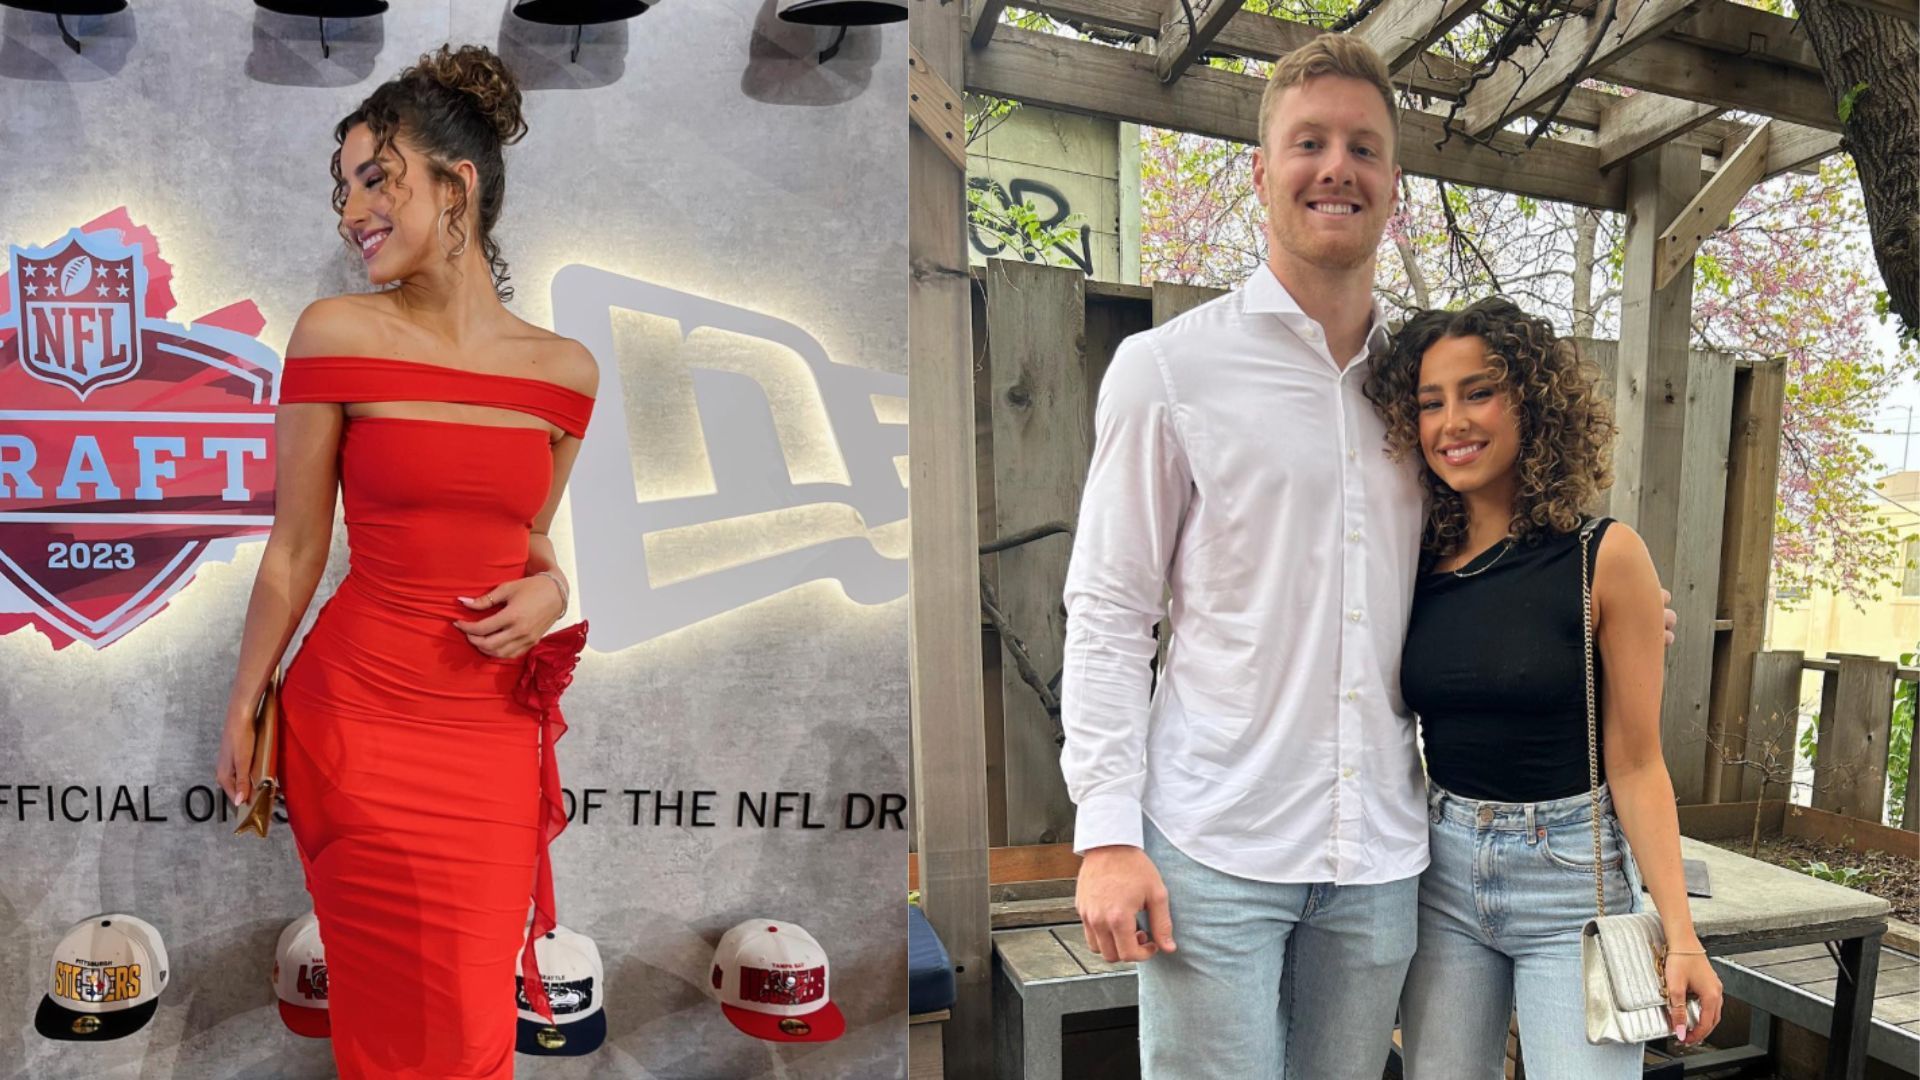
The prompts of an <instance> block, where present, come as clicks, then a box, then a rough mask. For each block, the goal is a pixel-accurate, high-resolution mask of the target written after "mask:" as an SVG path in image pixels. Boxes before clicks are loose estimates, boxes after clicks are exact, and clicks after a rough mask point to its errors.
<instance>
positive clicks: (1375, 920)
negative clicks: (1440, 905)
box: [1139, 821, 1419, 1080]
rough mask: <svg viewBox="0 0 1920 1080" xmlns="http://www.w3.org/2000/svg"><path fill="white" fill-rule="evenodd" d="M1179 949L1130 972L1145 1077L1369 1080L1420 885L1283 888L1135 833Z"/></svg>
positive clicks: (1381, 1058)
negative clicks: (1160, 887) (1161, 885)
mask: <svg viewBox="0 0 1920 1080" xmlns="http://www.w3.org/2000/svg"><path fill="white" fill-rule="evenodd" d="M1145 846H1146V852H1147V855H1148V856H1149V857H1151V858H1152V859H1153V863H1154V865H1155V866H1156V867H1158V868H1159V870H1160V878H1161V880H1162V881H1164V882H1165V883H1166V886H1167V903H1168V908H1169V910H1170V911H1171V913H1172V915H1173V940H1174V944H1175V945H1176V946H1177V949H1176V951H1174V952H1171V953H1161V954H1160V955H1158V956H1155V957H1153V958H1151V959H1149V960H1147V961H1146V962H1144V963H1142V964H1141V965H1140V966H1139V995H1140V1066H1141V1075H1142V1076H1143V1077H1145V1078H1146V1080H1215V1078H1218V1080H1285V1078H1293V1080H1380V1074H1381V1073H1382V1072H1383V1071H1384V1070H1385V1068H1386V1064H1387V1051H1388V1048H1389V1046H1390V1045H1391V1041H1392V1033H1393V1011H1394V1006H1395V1004H1396V1002H1397V1000H1398V998H1399V995H1400V986H1401V983H1402V982H1403V981H1404V980H1405V978H1406V973H1407V961H1408V959H1409V958H1411V957H1412V956H1413V945H1414V919H1415V905H1416V900H1417V897H1418V895H1419V878H1418V877H1409V878H1406V879H1404V880H1401V881H1395V882H1390V883H1387V884H1384V885H1340V886H1336V885H1332V884H1318V885H1280V884H1273V883H1271V882H1264V881H1249V880H1247V879H1245V878H1238V877H1234V876H1233V875H1231V874H1225V873H1221V872H1220V871H1218V870H1214V869H1211V868H1209V867H1206V866H1202V865H1201V864H1199V863H1197V862H1195V861H1193V860H1192V859H1189V858H1188V857H1187V856H1185V855H1184V854H1182V853H1181V852H1180V850H1179V849H1178V848H1175V847H1174V846H1173V845H1172V844H1171V843H1168V842H1167V839H1166V837H1164V836H1162V835H1161V834H1160V830H1158V829H1156V828H1154V827H1153V823H1152V822H1151V821H1149V822H1147V823H1146V839H1145Z"/></svg>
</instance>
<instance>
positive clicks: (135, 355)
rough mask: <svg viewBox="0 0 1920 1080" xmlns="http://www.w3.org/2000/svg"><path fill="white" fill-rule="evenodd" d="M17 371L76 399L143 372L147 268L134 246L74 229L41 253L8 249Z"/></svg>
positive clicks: (37, 249)
mask: <svg viewBox="0 0 1920 1080" xmlns="http://www.w3.org/2000/svg"><path fill="white" fill-rule="evenodd" d="M11 262H12V267H11V269H12V273H11V274H9V275H8V279H9V280H10V281H11V282H12V284H13V290H12V291H13V310H14V311H15V312H18V313H19V316H18V317H19V320H20V366H21V368H22V369H23V370H25V371H26V372H27V374H29V375H32V376H33V377H34V378H36V379H40V380H42V381H44V382H50V383H53V384H55V385H56V386H64V387H66V388H67V389H68V390H71V391H73V393H74V394H75V395H77V396H78V397H79V398H80V400H82V401H85V400H86V399H87V395H88V394H89V393H92V392H93V390H94V389H95V388H97V387H101V386H109V385H112V384H113V383H117V382H125V381H126V380H128V379H131V378H133V377H134V376H135V375H137V374H139V372H140V332H139V327H140V318H139V304H140V301H141V298H142V297H144V296H145V295H146V285H147V273H146V266H145V264H144V263H143V262H142V261H141V257H140V247H139V245H137V244H136V245H132V246H122V245H120V244H118V243H116V242H115V238H114V237H113V236H112V235H111V234H104V233H95V234H92V235H88V234H85V233H82V232H81V231H80V230H78V229H75V230H73V231H72V232H70V233H68V234H67V235H66V236H65V237H63V238H62V239H61V240H60V241H59V242H58V243H56V244H53V245H52V246H50V247H44V248H14V249H12V259H11Z"/></svg>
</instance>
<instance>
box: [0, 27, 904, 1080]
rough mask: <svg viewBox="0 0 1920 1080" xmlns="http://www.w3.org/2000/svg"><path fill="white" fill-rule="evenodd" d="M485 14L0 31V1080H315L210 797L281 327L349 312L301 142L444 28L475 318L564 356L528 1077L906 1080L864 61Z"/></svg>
mask: <svg viewBox="0 0 1920 1080" xmlns="http://www.w3.org/2000/svg"><path fill="white" fill-rule="evenodd" d="M512 8H513V5H512V4H511V3H508V2H507V0H396V2H395V3H393V4H392V5H391V6H390V8H389V10H388V11H387V12H386V13H385V14H384V15H381V16H379V17H374V18H360V19H339V20H329V21H328V22H327V23H326V24H325V34H326V41H325V45H324V50H323V43H322V40H321V28H320V25H319V24H318V23H317V21H316V20H314V19H310V18H294V17H290V16H286V15H280V14H275V13H272V12H269V11H266V10H264V9H261V8H259V7H256V6H255V5H254V4H252V3H250V2H247V0H217V2H216V0H133V2H132V4H131V5H130V6H129V7H128V9H127V10H125V11H123V12H121V13H119V14H115V15H107V16H98V17H92V16H89V17H78V18H75V17H69V18H68V19H67V20H66V26H67V29H69V30H71V31H72V32H73V34H74V36H75V37H76V38H77V40H78V41H79V42H80V44H81V50H80V51H78V52H75V51H73V50H72V49H70V48H69V47H68V45H67V44H65V43H63V41H62V39H61V34H60V29H59V27H58V26H56V24H55V21H54V20H53V18H52V17H51V16H47V15H42V14H36V13H30V12H26V11H21V10H16V9H13V8H5V7H0V154H3V155H4V159H5V167H4V170H0V252H4V253H5V263H4V264H3V265H0V868H4V869H0V1076H22V1077H40V1076H52V1075H88V1076H127V1077H133V1076H141V1077H194V1078H200V1077H249V1078H252V1077H321V1076H327V1075H330V1074H331V1064H330V1057H329V1054H328V1050H327V1045H326V1043H325V1041H324V1038H325V1035H326V1031H327V1023H326V1015H325V1011H324V1010H325V1001H326V988H327V980H326V969H325V959H324V939H323V937H322V935H321V934H320V933H319V932H318V928H316V927H315V926H313V925H312V924H311V921H310V920H305V919H303V917H304V916H305V915H306V914H307V911H308V903H307V899H306V895H305V891H304V889H303V887H302V882H301V876H300V868H299V864H298V860H297V858H296V856H295V853H294V851H293V847H292V835H291V832H290V831H289V830H288V829H287V828H286V827H285V826H284V824H282V825H277V826H276V827H275V828H274V829H273V830H272V833H271V835H270V838H269V839H268V840H267V841H266V842H264V843H262V842H261V841H259V840H256V839H253V838H250V837H249V838H236V837H234V836H232V835H231V834H232V831H233V828H234V825H235V823H236V820H237V819H236V817H235V815H234V813H233V811H232V810H231V808H229V807H228V806H226V805H225V803H224V800H223V799H222V798H221V797H220V796H219V793H218V790H217V789H216V788H215V787H214V784H213V775H212V773H213V764H214V756H215V751H216V749H217V739H218V735H219V730H220V724H221V720H222V717H223V711H224V703H225V699H226V694H227V690H228V685H229V681H230V679H231V677H232V673H233V668H234V662H235V656H236V652H237V649H238V644H239V636H240V628H241V622H242V618H243V615H244V610H245V606H246V601H247V595H248V590H249V588H250V586H251V583H252V577H253V573H254V570H255V568H256V566H257V565H258V562H259V557H260V553H261V550H262V547H263V541H264V539H265V534H266V532H267V530H268V528H269V527H270V525H271V522H272V512H273V496H274V490H273V489H274V474H273V463H274V462H273V458H274V439H273V427H272V414H273V406H274V402H275V401H276V399H277V392H278V384H279V378H280V373H281V368H282V362H283V352H284V350H285V347H286V342H287V337H288V334H289V332H290V331H291V329H292V326H293V322H294V319H295V317H296V316H297V315H298V314H299V312H300V311H301V309H302V308H303V306H304V305H305V304H306V303H307V302H309V301H310V300H312V299H314V298H316V297H319V296H323V295H328V294H332V293H338V292H343V291H353V290H357V289H364V288H365V287H366V286H365V281H364V276H363V275H362V273H361V271H360V268H359V265H358V260H357V258H356V257H355V255H354V253H352V252H350V251H348V250H346V249H345V247H344V245H343V244H342V243H341V242H340V240H339V238H338V237H337V236H336V234H335V232H334V229H335V224H336V219H335V217H334V214H333V212H332V210H331V209H330V207H329V205H328V195H329V193H330V190H331V181H330V178H329V177H328V175H327V159H328V156H329V154H330V153H331V152H332V150H333V139H332V126H333V123H334V122H335V120H337V119H338V118H339V117H340V116H342V115H345V114H346V113H347V112H348V111H349V110H350V109H351V108H352V107H353V106H354V105H355V104H357V103H358V102H359V101H360V100H361V99H362V98H363V97H364V96H365V95H366V93H367V92H368V91H369V90H371V89H372V88H373V87H374V86H376V85H377V84H378V83H380V82H381V81H383V80H385V79H386V78H389V77H391V76H392V75H394V74H395V73H397V72H398V71H399V70H400V69H401V68H402V67H404V66H406V65H407V64H409V63H411V62H412V61H413V60H414V59H415V58H416V57H418V56H419V55H420V54H421V53H423V52H427V51H429V50H431V49H432V48H434V47H437V46H438V45H440V44H442V43H443V42H448V41H451V42H454V43H456V44H457V43H477V44H483V45H487V46H488V47H490V48H492V49H494V51H496V52H498V53H499V54H500V55H501V56H502V58H503V59H504V60H505V62H506V63H507V64H508V65H509V67H511V68H512V69H513V70H514V72H515V73H516V74H517V76H518V77H519V78H520V80H521V82H522V88H523V90H524V91H525V94H526V113H527V119H528V122H529V124H530V127H531V132H530V134H529V135H528V136H527V138H526V139H525V140H524V141H523V142H522V143H520V144H519V145H518V146H515V147H511V148H509V149H508V150H507V153H506V166H507V179H508V189H507V198H506V201H505V211H504V213H503V216H502V222H501V227H500V229H499V230H498V232H497V236H498V237H499V239H500V242H501V245H502V248H503V251H504V254H505V255H506V257H507V258H508V260H509V261H510V263H511V268H512V281H511V284H512V285H513V287H514V288H515V290H516V295H515V297H514V300H513V301H512V307H513V308H514V309H515V310H516V311H517V312H518V313H519V314H520V315H522V316H524V317H525V318H527V319H529V320H531V321H532V322H534V323H536V324H540V325H544V326H549V327H552V328H553V329H555V330H557V331H558V332H560V333H562V334H566V335H568V336H571V337H574V338H576V339H578V340H579V341H581V342H582V343H584V344H585V345H586V346H587V347H588V348H589V349H590V350H591V351H592V352H593V354H594V356H595V357H596V358H597V359H598V361H599V363H600V366H601V382H600V398H599V405H598V408H597V409H596V412H595V416H594V421H593V425H592V427H591V428H590V429H589V432H588V435H587V438H586V441H585V444H584V446H583V448H582V452H581V456H580V460H579V462H578V464H577V466H576V468H575V470H574V475H573V479H572V485H571V488H570V495H569V499H568V502H567V503H566V504H565V505H563V507H562V511H561V513H560V515H559V517H558V519H557V520H556V522H555V525H554V540H555V545H556V548H557V550H558V552H559V555H560V558H561V561H562V563H563V566H564V568H565V570H566V571H567V572H568V574H569V575H570V576H571V578H572V580H573V582H574V585H575V588H574V596H575V605H574V607H575V610H574V612H573V613H572V615H571V616H570V618H572V617H584V618H586V619H587V620H589V621H590V623H591V625H592V633H591V635H590V637H589V640H588V646H587V652H586V654H585V656H584V657H583V659H582V660H581V663H580V666H579V669H578V671H577V673H576V680H575V682H574V684H573V686H572V688H571V689H570V690H569V691H568V693H567V698H566V711H567V716H568V720H569V723H570V733H569V734H568V735H567V737H566V738H565V739H564V740H563V741H562V742H561V743H560V744H559V746H558V756H559V759H560V764H561V770H562V777H563V782H564V785H565V788H566V793H565V798H566V804H567V809H568V813H569V815H570V821H569V824H568V827H567V830H566V831H565V832H564V833H563V834H562V835H561V836H560V837H559V839H557V840H556V841H555V842H554V846H553V858H554V863H555V872H554V878H555V885H556V893H557V902H558V913H559V918H560V922H561V923H562V925H563V927H564V929H563V930H561V931H558V932H556V934H555V935H553V936H552V937H551V940H547V941H543V942H541V943H539V944H540V956H541V963H542V968H543V972H544V974H545V977H546V979H547V982H548V989H549V996H550V998H552V1000H553V1001H554V1003H555V1005H556V1007H557V1009H559V1007H561V1006H564V1009H561V1010H559V1013H560V1014H559V1015H557V1017H556V1018H557V1019H558V1020H560V1021H561V1022H560V1023H559V1024H558V1025H557V1028H558V1033H557V1034H556V1033H555V1032H554V1031H543V1030H540V1029H539V1028H538V1027H537V1026H534V1025H526V1024H523V1026H522V1031H521V1046H522V1048H523V1049H526V1050H527V1051H529V1052H528V1053H527V1054H526V1055H523V1056H520V1057H519V1060H518V1066H519V1073H520V1075H523V1076H554V1077H587V1076H596V1077H597V1076H633V1077H662V1078H680V1077H687V1078H704V1077H715V1078H719V1077H752V1076H783V1077H845V1076H859V1077H884V1076H895V1075H904V1072H905V1065H904V1057H905V1023H904V1021H905V1002H906V986H905V981H906V980H905V971H904V957H905V953H906V948H905V936H906V927H905V922H906V920H905V911H904V910H903V906H904V905H903V900H904V897H903V891H904V880H903V873H902V868H903V865H904V859H903V857H902V856H903V855H904V852H905V850H906V837H907V834H906V831H905V825H906V822H905V820H904V817H905V814H904V811H905V806H906V799H905V792H906V771H907V765H906V762H907V723H906V701H907V693H906V689H907V654H906V630H907V623H906V587H907V575H906V555H907V533H906V489H905V475H906V474H905V455H906V445H907V443H906V428H905V423H906V397H905V395H906V375H905V372H906V367H907V341H906V275H905V274H903V273H902V272H901V270H902V268H903V267H904V265H905V262H906V251H905V229H906V205H905V202H906V200H905V191H906V184H905V168H906V166H905V148H906V139H905V134H906V116H905V109H904V105H905V101H906V72H907V63H906V53H907V41H906V34H905V31H904V28H903V27H899V26H895V27H886V28H865V29H855V30H854V31H852V32H851V33H850V34H848V35H847V37H846V39H845V41H844V42H842V43H841V44H840V47H839V48H838V50H837V51H835V52H834V53H833V55H832V56H831V57H830V58H829V59H827V60H826V61H824V62H823V61H822V60H821V58H820V54H821V52H822V51H823V50H825V49H826V48H827V47H828V46H829V45H830V44H832V42H833V39H834V32H833V31H832V30H825V29H823V30H818V31H816V30H814V29H812V28H808V27H800V26H791V25H788V24H784V23H781V22H780V21H778V19H777V18H776V17H775V5H774V4H773V3H772V2H771V0H660V2H659V3H657V4H655V5H654V6H653V8H652V9H651V10H649V11H647V12H645V13H644V14H643V15H641V16H640V17H638V18H634V19H631V20H628V21H625V22H616V23H612V24H607V25H603V26H588V27H586V28H585V29H584V31H583V32H581V34H580V36H579V39H578V42H577V45H576V41H575V36H574V30H573V28H571V27H549V26H542V25H536V24H534V23H531V22H527V21H525V20H523V19H520V18H517V17H516V16H515V15H514V14H513V13H512ZM576 47H577V56H576ZM408 467H409V465H408V463H407V462H395V463H394V468H395V469H399V470H405V469H407V468H408ZM419 556H420V558H422V559H426V560H431V559H432V558H434V553H433V552H430V551H423V552H420V553H419ZM345 568H346V550H345V543H344V537H343V536H342V534H341V533H340V532H339V531H338V530H337V531H336V539H335V547H334V551H333V557H332V561H331V566H330V569H329V572H328V575H327V578H326V580H325V581H324V582H323V584H322V586H321V593H320V598H324V597H325V596H326V595H328V594H330V592H331V590H332V588H333V587H334V585H335V584H336V583H337V582H338V581H339V579H340V576H341V575H342V574H343V573H344V572H345ZM317 608H318V603H316V605H315V609H316V610H317ZM312 615H313V612H309V620H310V619H311V617H312ZM471 782H472V783H473V784H475V785H484V784H485V783H487V778H486V777H472V778H471ZM457 899H458V898H455V897H449V898H447V900H448V902H449V903H454V902H457ZM276 969H277V970H276ZM391 977H392V981H393V984H394V986H395V988H396V993H403V992H404V988H405V986H406V985H407V983H408V982H409V981H410V980H420V979H427V978H431V977H432V975H431V973H429V972H421V971H407V970H398V969H396V970H394V971H393V972H392V973H391ZM529 1015H531V1014H529V1013H526V1012H524V1011H523V1012H522V1016H523V1017H525V1016H529ZM602 1033H604V1034H602ZM109 1036H112V1037H109ZM582 1048H590V1050H591V1052H589V1053H585V1054H578V1053H577V1052H578V1051H579V1050H580V1049H582ZM575 1055H577V1056H575Z"/></svg>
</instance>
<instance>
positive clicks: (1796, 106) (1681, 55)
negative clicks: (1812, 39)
mask: <svg viewBox="0 0 1920 1080" xmlns="http://www.w3.org/2000/svg"><path fill="white" fill-rule="evenodd" d="M1598 75H1599V77H1600V78H1602V79H1606V80H1608V81H1610V82H1616V83H1619V84H1620V85H1622V86H1631V87H1633V88H1634V89H1636V90H1648V91H1652V92H1653V93H1656V94H1666V95H1667V96H1669V97H1683V98H1691V99H1692V100H1694V101H1702V102H1706V103H1707V104H1710V105H1718V106H1720V107H1722V108H1726V109H1738V110H1739V111H1741V112H1750V113H1759V114H1761V115H1762V116H1772V117H1777V118H1779V119H1782V120H1791V121H1793V122H1794V123H1796V124H1805V125H1806V126H1808V127H1816V128H1822V129H1825V130H1827V131H1839V130H1840V118H1839V117H1838V116H1835V115H1834V111H1833V98H1832V97H1831V96H1829V95H1828V93H1827V86H1826V84H1825V83H1824V82H1822V81H1821V80H1820V76H1818V75H1814V74H1810V73H1808V72H1805V71H1801V70H1800V69H1798V68H1793V67H1787V66H1785V65H1782V64H1775V63H1772V62H1769V61H1766V60H1759V59H1755V58H1753V57H1750V56H1736V55H1733V54H1732V53H1725V52H1719V51H1716V50H1714V49H1707V48H1702V47H1701V46H1698V45H1689V44H1687V43H1686V42H1682V41H1673V40H1661V41H1651V42H1648V43H1646V44H1645V45H1643V46H1641V47H1640V48H1638V49H1636V50H1634V51H1633V52H1631V53H1628V54H1627V55H1625V56H1622V57H1620V58H1618V59H1616V60H1615V61H1614V62H1613V63H1611V64H1608V65H1607V66H1606V68H1605V69H1604V70H1602V71H1600V72H1599V73H1598Z"/></svg>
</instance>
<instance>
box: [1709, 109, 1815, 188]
mask: <svg viewBox="0 0 1920 1080" xmlns="http://www.w3.org/2000/svg"><path fill="white" fill-rule="evenodd" d="M1767 126H1768V127H1771V128H1772V129H1773V137H1772V138H1771V139H1769V140H1768V142H1767V163H1766V166H1765V167H1764V168H1763V169H1762V171H1761V179H1763V180H1770V179H1772V178H1773V177H1776V176H1779V175H1780V174H1781V173H1784V172H1792V171H1794V170H1796V169H1801V168H1804V167H1805V166H1808V165H1811V164H1813V163H1814V162H1817V161H1819V160H1820V159H1821V158H1824V157H1827V156H1829V155H1831V154H1836V153H1839V151H1840V146H1841V142H1842V140H1841V136H1840V133H1839V132H1837V131H1822V130H1820V129H1819V128H1810V127H1806V126H1804V125H1801V124H1791V123H1788V122H1787V121H1785V120H1769V121H1768V122H1767ZM1734 145H1738V144H1734ZM1722 156H1725V155H1722Z"/></svg>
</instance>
